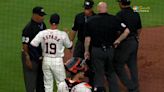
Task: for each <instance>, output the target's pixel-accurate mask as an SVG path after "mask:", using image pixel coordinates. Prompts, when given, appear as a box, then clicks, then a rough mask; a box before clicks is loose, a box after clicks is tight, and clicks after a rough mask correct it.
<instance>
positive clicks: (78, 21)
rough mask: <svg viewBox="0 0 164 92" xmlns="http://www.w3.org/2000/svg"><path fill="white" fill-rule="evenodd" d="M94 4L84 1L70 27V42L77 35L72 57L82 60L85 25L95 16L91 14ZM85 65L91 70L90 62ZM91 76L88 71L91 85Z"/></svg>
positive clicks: (89, 0) (88, 0) (90, 1)
mask: <svg viewBox="0 0 164 92" xmlns="http://www.w3.org/2000/svg"><path fill="white" fill-rule="evenodd" d="M93 6H94V2H93V1H92V0H85V1H84V5H83V7H84V11H83V12H81V13H79V14H77V15H76V17H75V21H74V26H73V27H72V32H71V34H70V40H72V41H73V40H74V39H75V36H76V34H77V42H76V45H75V48H74V52H73V57H80V58H82V59H83V58H84V39H85V36H84V35H85V32H84V30H85V24H86V22H87V21H88V19H89V18H91V17H92V16H94V15H95V13H94V12H93ZM87 65H88V66H89V68H90V69H91V64H90V62H87ZM92 76H93V74H92V73H91V72H90V71H88V77H89V82H90V84H91V85H92V84H93V82H92V81H93V80H92V79H93V77H92Z"/></svg>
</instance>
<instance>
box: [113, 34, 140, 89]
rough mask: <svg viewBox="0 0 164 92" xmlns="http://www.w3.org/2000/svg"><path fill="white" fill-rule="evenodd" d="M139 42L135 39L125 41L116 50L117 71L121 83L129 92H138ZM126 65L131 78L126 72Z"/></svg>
mask: <svg viewBox="0 0 164 92" xmlns="http://www.w3.org/2000/svg"><path fill="white" fill-rule="evenodd" d="M137 51H138V42H137V40H136V39H135V37H131V38H128V39H127V40H125V41H123V42H122V43H121V44H120V45H119V47H118V48H117V49H116V50H115V69H116V73H117V75H118V77H119V78H120V80H121V82H122V83H123V84H124V85H125V86H126V87H127V89H128V90H129V92H138V91H139V89H138V87H139V83H138V70H137ZM125 65H127V66H128V69H129V71H130V78H129V76H128V74H127V72H126V70H125Z"/></svg>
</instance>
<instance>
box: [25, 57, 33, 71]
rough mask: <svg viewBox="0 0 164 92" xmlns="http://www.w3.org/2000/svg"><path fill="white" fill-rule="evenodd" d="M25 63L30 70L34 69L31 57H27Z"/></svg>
mask: <svg viewBox="0 0 164 92" xmlns="http://www.w3.org/2000/svg"><path fill="white" fill-rule="evenodd" d="M25 63H26V66H27V67H28V68H29V69H30V70H32V62H31V60H30V59H26V61H25Z"/></svg>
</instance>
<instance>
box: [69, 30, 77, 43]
mask: <svg viewBox="0 0 164 92" xmlns="http://www.w3.org/2000/svg"><path fill="white" fill-rule="evenodd" d="M75 36H76V31H71V32H70V34H69V38H70V40H71V41H74V39H75Z"/></svg>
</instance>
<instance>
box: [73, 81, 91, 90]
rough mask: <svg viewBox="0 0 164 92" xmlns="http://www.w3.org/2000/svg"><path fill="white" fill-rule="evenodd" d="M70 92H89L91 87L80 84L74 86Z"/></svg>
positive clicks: (84, 83) (86, 84)
mask: <svg viewBox="0 0 164 92" xmlns="http://www.w3.org/2000/svg"><path fill="white" fill-rule="evenodd" d="M71 92H91V86H90V85H89V84H88V83H86V82H82V83H79V84H78V85H76V86H74V87H73V88H72V90H71Z"/></svg>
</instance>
